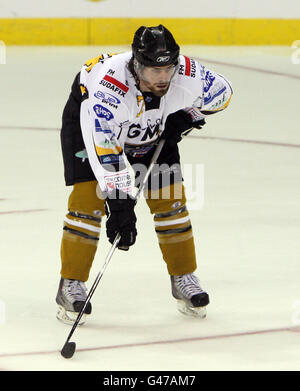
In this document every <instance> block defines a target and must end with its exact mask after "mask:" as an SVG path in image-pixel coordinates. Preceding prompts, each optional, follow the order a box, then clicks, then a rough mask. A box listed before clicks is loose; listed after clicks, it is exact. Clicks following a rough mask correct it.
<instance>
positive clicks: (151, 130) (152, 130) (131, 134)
mask: <svg viewBox="0 0 300 391" xmlns="http://www.w3.org/2000/svg"><path fill="white" fill-rule="evenodd" d="M159 126H160V119H157V120H156V122H155V123H154V124H152V123H151V120H150V119H148V121H147V126H146V127H145V128H142V127H141V125H140V124H132V125H131V126H129V129H128V134H127V137H128V138H130V139H134V138H136V137H139V136H140V135H141V134H143V137H142V138H141V141H146V140H148V139H149V140H151V139H152V138H154V137H155V138H157V136H158V135H159Z"/></svg>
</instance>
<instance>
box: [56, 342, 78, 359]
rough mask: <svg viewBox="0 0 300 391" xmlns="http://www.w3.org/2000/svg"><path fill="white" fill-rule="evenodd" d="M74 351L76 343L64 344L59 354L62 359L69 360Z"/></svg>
mask: <svg viewBox="0 0 300 391" xmlns="http://www.w3.org/2000/svg"><path fill="white" fill-rule="evenodd" d="M75 349H76V343H75V342H66V343H65V344H64V347H63V348H62V350H61V352H60V354H61V355H62V356H63V357H64V358H71V357H73V354H74V352H75Z"/></svg>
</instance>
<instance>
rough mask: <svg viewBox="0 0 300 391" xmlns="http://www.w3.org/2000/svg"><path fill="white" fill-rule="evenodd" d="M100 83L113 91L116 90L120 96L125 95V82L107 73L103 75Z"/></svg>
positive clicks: (126, 89)
mask: <svg viewBox="0 0 300 391" xmlns="http://www.w3.org/2000/svg"><path fill="white" fill-rule="evenodd" d="M100 84H102V85H103V86H104V87H106V88H109V89H111V90H113V91H114V92H117V93H118V94H119V95H121V96H125V94H126V92H127V91H128V90H129V88H128V87H127V86H126V85H125V84H123V83H121V82H120V81H119V80H117V79H115V78H114V77H111V76H109V75H105V76H104V78H103V79H102V80H101V81H100Z"/></svg>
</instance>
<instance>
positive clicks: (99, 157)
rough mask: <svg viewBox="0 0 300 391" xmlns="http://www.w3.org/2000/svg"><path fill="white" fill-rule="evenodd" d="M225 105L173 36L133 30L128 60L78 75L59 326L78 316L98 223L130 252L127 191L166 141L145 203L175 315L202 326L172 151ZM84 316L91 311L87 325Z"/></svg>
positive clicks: (225, 91)
mask: <svg viewBox="0 0 300 391" xmlns="http://www.w3.org/2000/svg"><path fill="white" fill-rule="evenodd" d="M231 96H232V89H231V85H230V82H229V81H228V80H226V78H224V77H223V76H222V75H220V74H218V73H215V72H213V71H211V70H208V69H206V68H205V67H204V66H203V65H202V64H200V63H199V62H198V61H196V60H194V59H192V58H189V57H187V56H184V55H181V54H180V53H179V46H178V45H177V43H176V41H175V40H174V38H173V36H172V34H171V32H170V31H169V30H168V29H167V28H166V27H164V26H162V25H159V26H155V27H145V26H141V27H140V28H139V29H138V30H137V31H136V33H135V35H134V38H133V43H132V51H130V52H126V53H121V54H114V55H110V54H101V55H100V56H98V57H96V58H93V59H91V60H89V61H88V62H87V63H86V64H85V65H84V66H83V68H82V69H81V72H80V73H78V74H77V76H76V77H75V80H74V83H73V85H72V89H71V93H70V96H69V99H68V101H67V103H66V106H65V108H64V112H63V118H62V130H61V144H62V152H63V159H64V174H65V182H66V185H67V186H71V185H72V186H73V189H72V192H71V194H70V196H69V200H68V213H67V215H66V217H65V219H64V227H63V237H62V243H61V263H62V267H61V280H60V284H59V289H58V293H57V296H56V302H57V304H58V312H57V318H58V319H60V320H62V321H63V322H65V323H70V324H72V323H74V320H75V319H76V317H77V315H78V312H79V311H80V309H81V308H82V307H83V303H84V301H85V299H86V297H87V293H86V292H87V288H86V286H85V282H86V281H87V280H88V277H89V272H90V269H91V266H92V262H93V259H94V256H95V253H96V249H97V244H98V241H99V234H100V226H101V219H102V217H103V216H105V215H107V220H106V234H107V236H108V239H109V241H110V242H111V243H113V241H114V238H115V237H116V235H117V233H119V234H120V236H121V239H120V242H119V245H118V248H119V249H121V250H128V249H129V247H130V246H132V245H133V244H134V243H135V240H136V236H137V231H136V215H135V211H134V209H135V204H136V200H135V199H134V197H133V195H132V191H133V188H134V187H135V186H139V183H140V182H139V181H141V178H142V177H143V172H144V171H143V170H141V167H146V168H147V167H148V166H149V163H150V160H151V157H152V156H153V153H154V151H155V147H156V145H157V143H158V141H159V140H160V139H161V138H164V139H165V140H166V141H165V145H164V147H163V149H162V151H161V153H160V156H159V159H158V165H156V166H158V167H164V169H163V170H161V169H160V168H158V169H156V170H154V171H153V172H152V173H151V176H150V178H149V180H148V184H147V189H146V190H145V199H146V202H147V205H148V207H149V210H150V213H151V214H153V215H154V227H155V231H156V234H157V239H158V244H159V247H160V250H161V254H162V258H163V259H164V261H165V263H166V267H167V271H168V273H169V275H170V280H171V292H172V295H173V297H174V298H175V299H176V300H177V302H178V309H179V310H180V311H181V312H183V313H184V314H187V315H192V316H198V317H204V316H205V311H206V309H205V307H206V306H207V304H208V303H209V296H208V294H207V292H206V291H204V290H203V289H202V288H201V286H200V284H199V280H198V278H197V277H196V275H195V274H194V272H195V270H196V268H197V264H196V255H195V247H194V238H193V231H192V226H191V221H190V218H189V213H188V210H187V206H186V197H185V189H184V186H183V183H182V176H181V171H180V155H179V150H178V145H177V144H178V142H179V141H180V140H181V139H182V133H183V132H185V131H187V129H190V128H192V127H194V128H200V129H201V127H202V126H203V125H204V124H205V118H207V117H208V116H209V115H211V114H214V113H217V112H220V111H221V110H223V109H225V108H226V107H227V106H228V104H229V102H230V99H231ZM130 166H131V167H132V168H133V170H134V172H135V174H136V177H135V180H132V178H131V175H130V170H129V168H130ZM156 166H155V167H156ZM166 167H168V168H169V169H167V170H166V169H165V168H166ZM166 174H167V176H168V177H167V179H166V178H164V175H166ZM135 181H136V182H135ZM133 182H134V183H133ZM165 190H168V191H167V192H165ZM165 194H168V196H165ZM149 250H150V249H149ZM141 267H142V265H141ZM91 309H92V308H91V303H89V304H88V306H87V307H86V309H85V315H86V314H90V313H91ZM84 321H85V316H83V317H82V321H81V323H84Z"/></svg>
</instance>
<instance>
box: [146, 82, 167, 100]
mask: <svg viewBox="0 0 300 391" xmlns="http://www.w3.org/2000/svg"><path fill="white" fill-rule="evenodd" d="M143 84H144V87H146V89H147V90H148V91H150V92H152V94H154V95H156V96H159V97H161V96H164V95H166V93H167V92H168V90H169V87H170V83H161V84H150V83H147V82H145V81H144V82H143Z"/></svg>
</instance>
